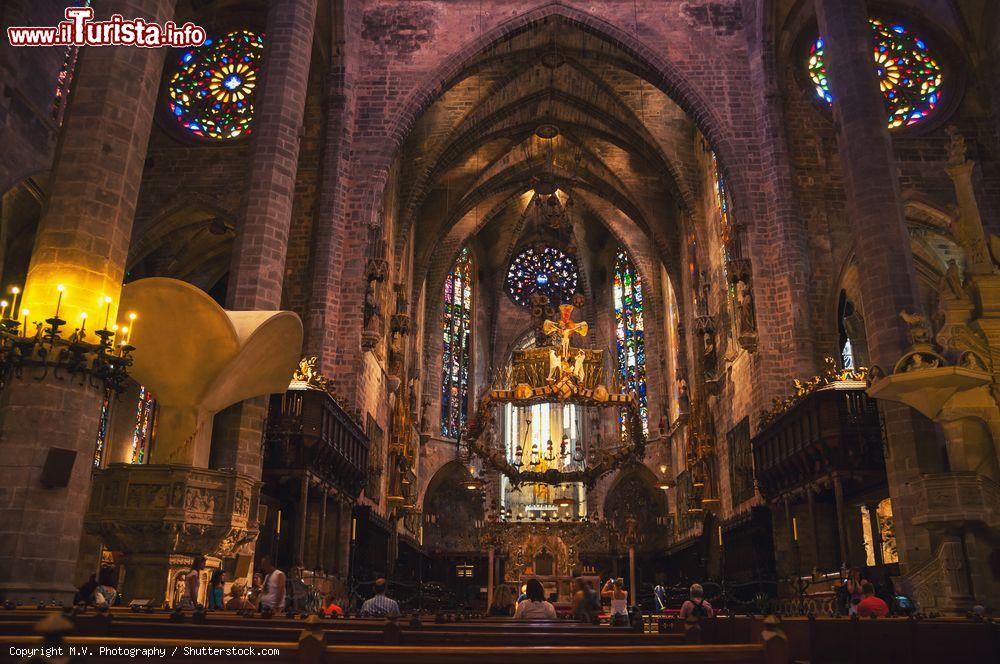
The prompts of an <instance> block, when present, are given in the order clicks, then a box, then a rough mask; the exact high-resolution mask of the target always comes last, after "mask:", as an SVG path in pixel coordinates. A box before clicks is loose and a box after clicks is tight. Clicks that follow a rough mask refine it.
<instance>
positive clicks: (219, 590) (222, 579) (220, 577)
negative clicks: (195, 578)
mask: <svg viewBox="0 0 1000 664" xmlns="http://www.w3.org/2000/svg"><path fill="white" fill-rule="evenodd" d="M225 587H226V572H225V570H222V569H217V570H215V571H214V572H212V578H211V580H210V581H209V582H208V608H209V609H215V610H221V609H222V608H223V599H224V598H225Z"/></svg>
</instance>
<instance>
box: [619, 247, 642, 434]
mask: <svg viewBox="0 0 1000 664" xmlns="http://www.w3.org/2000/svg"><path fill="white" fill-rule="evenodd" d="M613 290H614V300H615V340H616V346H617V350H618V371H619V372H620V373H621V377H622V384H623V385H624V386H625V387H626V388H628V389H631V390H635V393H636V394H637V395H638V396H639V412H640V414H641V415H642V428H643V431H644V432H646V433H648V428H649V423H648V419H649V418H648V416H647V412H648V407H647V399H646V333H645V323H644V322H643V317H644V311H643V299H642V280H641V279H640V278H639V273H638V272H637V271H636V269H635V265H634V264H633V263H632V259H631V258H629V255H628V252H626V251H625V248H624V247H619V248H618V254H617V256H616V257H615V277H614V288H613Z"/></svg>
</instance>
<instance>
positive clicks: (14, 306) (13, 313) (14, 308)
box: [10, 286, 24, 317]
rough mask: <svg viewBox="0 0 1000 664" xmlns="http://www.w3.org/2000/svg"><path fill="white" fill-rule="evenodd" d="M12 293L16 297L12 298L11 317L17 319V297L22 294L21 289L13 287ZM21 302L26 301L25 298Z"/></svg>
mask: <svg viewBox="0 0 1000 664" xmlns="http://www.w3.org/2000/svg"><path fill="white" fill-rule="evenodd" d="M10 292H11V293H12V294H13V295H14V297H12V298H11V303H10V315H11V316H14V317H16V316H17V295H18V293H20V292H21V289H20V288H18V287H17V286H13V287H11V289H10ZM21 300H22V301H24V298H23V297H22V298H21Z"/></svg>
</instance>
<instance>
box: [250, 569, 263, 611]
mask: <svg viewBox="0 0 1000 664" xmlns="http://www.w3.org/2000/svg"><path fill="white" fill-rule="evenodd" d="M263 590H264V575H263V574H261V573H260V572H254V573H253V580H252V581H251V582H250V590H248V591H247V603H248V604H250V608H252V609H254V610H256V609H259V608H260V595H261V593H262V592H263Z"/></svg>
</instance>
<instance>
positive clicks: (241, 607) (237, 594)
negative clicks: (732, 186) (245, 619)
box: [226, 583, 254, 611]
mask: <svg viewBox="0 0 1000 664" xmlns="http://www.w3.org/2000/svg"><path fill="white" fill-rule="evenodd" d="M253 608H254V605H253V604H252V603H251V602H250V598H249V597H248V596H247V587H246V586H245V585H243V584H242V583H234V584H233V586H232V588H230V589H229V601H228V602H226V611H245V610H246V609H253Z"/></svg>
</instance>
